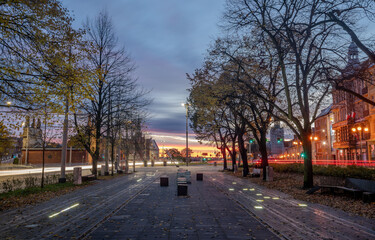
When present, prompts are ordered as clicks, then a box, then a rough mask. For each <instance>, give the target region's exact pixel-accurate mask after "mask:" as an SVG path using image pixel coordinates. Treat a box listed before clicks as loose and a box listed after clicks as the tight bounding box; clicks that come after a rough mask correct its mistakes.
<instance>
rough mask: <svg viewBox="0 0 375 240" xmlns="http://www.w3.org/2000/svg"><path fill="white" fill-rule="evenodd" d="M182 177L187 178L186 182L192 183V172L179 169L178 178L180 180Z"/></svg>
mask: <svg viewBox="0 0 375 240" xmlns="http://www.w3.org/2000/svg"><path fill="white" fill-rule="evenodd" d="M180 177H183V178H186V182H187V183H191V172H190V171H188V170H184V169H179V170H178V171H177V178H180Z"/></svg>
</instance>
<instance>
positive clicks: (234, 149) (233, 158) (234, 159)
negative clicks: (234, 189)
mask: <svg viewBox="0 0 375 240" xmlns="http://www.w3.org/2000/svg"><path fill="white" fill-rule="evenodd" d="M236 155H237V154H236V141H235V140H233V142H232V154H231V157H232V171H234V165H236Z"/></svg>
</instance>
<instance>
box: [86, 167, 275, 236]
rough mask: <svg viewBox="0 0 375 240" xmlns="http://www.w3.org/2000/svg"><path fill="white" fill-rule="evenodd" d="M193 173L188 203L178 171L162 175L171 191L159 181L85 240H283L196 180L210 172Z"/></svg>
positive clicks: (212, 187)
mask: <svg viewBox="0 0 375 240" xmlns="http://www.w3.org/2000/svg"><path fill="white" fill-rule="evenodd" d="M212 169H215V168H213V167H211V170H212ZM189 170H191V171H192V183H191V184H189V185H188V196H187V197H185V196H176V194H177V184H176V172H177V170H176V169H172V171H170V170H169V171H163V170H160V171H161V172H163V174H165V175H168V177H169V186H168V187H160V185H159V179H157V180H155V181H154V184H152V185H150V186H149V187H147V188H146V189H145V190H144V191H143V192H142V193H141V194H139V195H138V196H137V197H136V198H134V199H133V201H131V202H130V203H129V204H128V205H126V206H125V207H124V208H122V209H121V210H120V211H118V212H117V213H116V214H114V215H112V216H111V217H110V218H108V220H107V221H105V222H104V223H103V224H101V225H100V226H99V227H98V228H97V229H95V230H93V231H92V232H91V233H90V235H89V236H87V239H279V237H278V236H277V235H276V234H275V233H273V232H272V231H270V229H269V228H267V227H266V226H264V225H263V224H262V223H261V222H259V221H258V220H257V219H256V218H255V217H253V216H251V215H250V214H248V213H247V211H246V210H244V209H243V208H242V207H241V206H239V205H238V204H236V203H235V202H234V201H232V200H231V199H230V198H228V197H227V196H226V195H225V194H223V193H222V192H221V191H218V190H217V189H216V188H215V187H214V185H213V184H212V182H210V181H207V180H206V179H205V177H204V178H203V181H196V180H195V179H196V178H195V176H196V173H197V172H200V171H204V170H206V171H204V174H206V173H207V169H200V168H199V167H189ZM216 172H217V170H216ZM212 174H213V173H212ZM220 174H221V173H220Z"/></svg>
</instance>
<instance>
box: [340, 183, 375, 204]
mask: <svg viewBox="0 0 375 240" xmlns="http://www.w3.org/2000/svg"><path fill="white" fill-rule="evenodd" d="M345 185H346V186H348V187H351V188H355V189H358V190H361V191H362V200H363V202H367V203H369V202H374V201H375V181H373V180H366V179H359V178H346V179H345Z"/></svg>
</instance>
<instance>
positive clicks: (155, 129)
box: [62, 0, 225, 155]
mask: <svg viewBox="0 0 375 240" xmlns="http://www.w3.org/2000/svg"><path fill="white" fill-rule="evenodd" d="M62 3H63V6H64V7H66V8H67V9H68V10H69V11H70V12H71V13H72V15H73V17H74V18H75V22H74V26H75V27H76V28H78V27H81V26H82V23H83V22H84V21H85V20H86V19H87V17H88V18H93V17H95V16H96V15H97V14H98V13H99V12H100V11H103V10H104V11H106V12H107V13H108V15H109V16H110V17H111V18H112V21H113V25H114V28H115V32H116V34H117V37H118V40H119V44H122V45H123V46H125V49H126V50H127V51H128V52H129V53H130V55H131V56H132V58H133V60H134V61H135V63H136V65H137V69H136V71H135V76H136V77H137V78H138V79H139V80H138V81H139V84H140V85H142V86H143V87H144V88H145V89H148V90H151V93H150V94H149V97H151V98H152V99H153V103H152V104H151V105H150V106H149V113H150V117H151V118H150V120H149V121H148V124H147V125H148V129H147V130H146V131H147V132H148V133H149V135H150V136H151V137H153V138H154V139H155V140H156V141H157V142H158V144H159V147H171V146H176V147H178V148H183V147H184V145H185V131H186V130H185V128H186V116H185V108H184V107H182V106H181V103H183V102H186V98H187V97H188V91H187V89H188V88H189V81H188V80H187V79H186V73H193V72H194V70H195V69H196V68H199V67H200V66H201V65H202V63H203V61H204V56H205V53H206V51H207V49H208V47H209V45H210V43H212V42H213V41H214V39H215V38H216V37H218V36H219V35H220V32H221V30H220V27H219V26H218V24H219V23H220V21H221V17H222V14H223V11H224V6H225V0H189V1H182V0H109V1H103V0H64V1H62ZM189 135H190V137H189V147H192V148H193V151H195V152H202V151H203V152H206V149H210V148H209V147H207V146H199V143H198V142H197V141H196V140H195V138H194V134H193V132H192V130H191V129H189ZM193 155H194V154H193Z"/></svg>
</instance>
